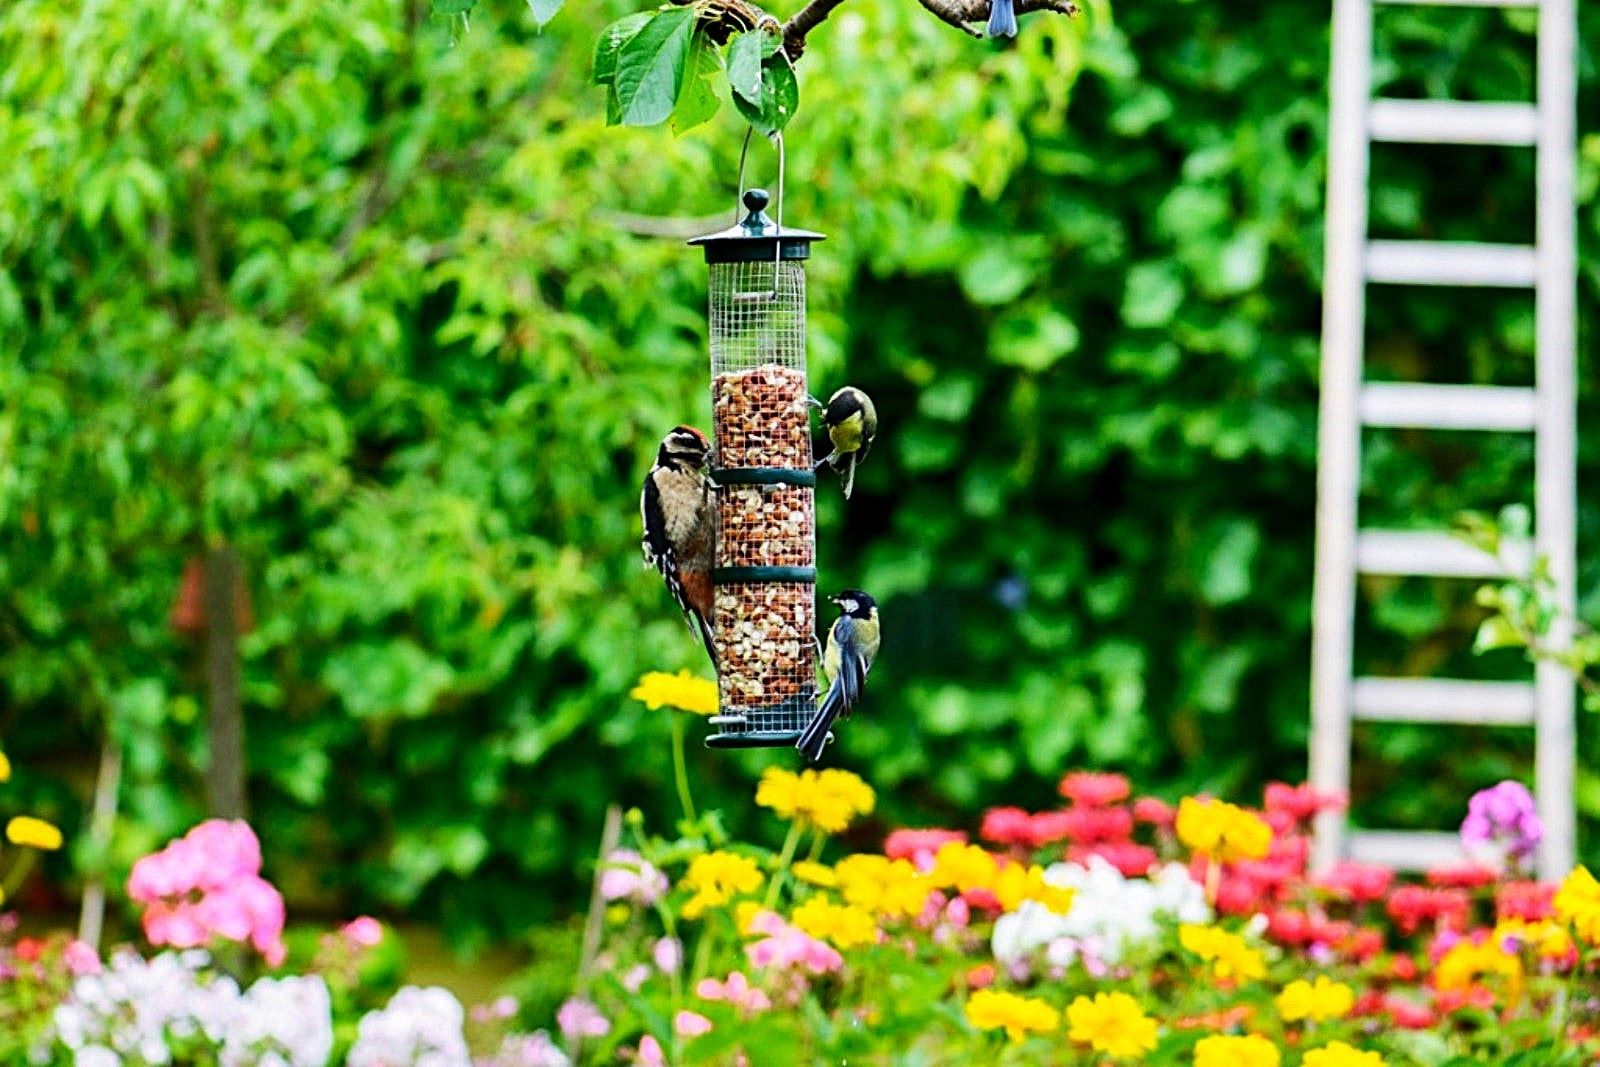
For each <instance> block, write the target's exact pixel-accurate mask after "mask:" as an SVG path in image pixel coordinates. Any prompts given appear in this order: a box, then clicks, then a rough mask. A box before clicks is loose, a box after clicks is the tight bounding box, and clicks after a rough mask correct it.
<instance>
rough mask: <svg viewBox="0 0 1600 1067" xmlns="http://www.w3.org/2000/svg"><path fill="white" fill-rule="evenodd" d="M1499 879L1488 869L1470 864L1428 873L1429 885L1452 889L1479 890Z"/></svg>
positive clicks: (1438, 868) (1440, 868)
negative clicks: (1480, 887)
mask: <svg viewBox="0 0 1600 1067" xmlns="http://www.w3.org/2000/svg"><path fill="white" fill-rule="evenodd" d="M1498 877H1499V875H1497V874H1496V873H1495V872H1494V871H1493V870H1492V869H1490V868H1488V867H1483V866H1479V865H1478V864H1475V863H1468V864H1463V865H1462V866H1460V867H1436V868H1434V869H1433V870H1431V871H1429V872H1428V884H1429V885H1435V886H1441V887H1445V888H1452V889H1477V888H1478V887H1479V886H1485V885H1489V884H1491V883H1492V882H1494V881H1495V879H1497V878H1498Z"/></svg>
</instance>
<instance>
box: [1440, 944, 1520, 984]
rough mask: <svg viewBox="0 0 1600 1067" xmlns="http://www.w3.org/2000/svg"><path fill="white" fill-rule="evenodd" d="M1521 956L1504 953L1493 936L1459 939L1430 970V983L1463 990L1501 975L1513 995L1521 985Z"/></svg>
mask: <svg viewBox="0 0 1600 1067" xmlns="http://www.w3.org/2000/svg"><path fill="white" fill-rule="evenodd" d="M1522 974H1523V971H1522V957H1521V956H1519V955H1516V954H1514V953H1507V952H1505V951H1504V950H1503V949H1502V947H1501V943H1500V939H1499V938H1496V937H1492V936H1491V937H1487V938H1484V939H1483V940H1482V941H1481V942H1475V941H1469V940H1465V939H1463V940H1461V941H1457V942H1456V943H1455V944H1454V945H1452V946H1451V947H1450V951H1449V952H1446V953H1445V954H1444V956H1443V957H1442V958H1441V959H1440V960H1439V962H1438V964H1437V965H1436V966H1435V967H1434V969H1433V982H1434V985H1435V986H1437V987H1438V988H1439V989H1441V990H1445V991H1450V990H1456V989H1465V988H1467V987H1468V986H1470V985H1472V984H1473V983H1474V982H1476V981H1478V980H1479V979H1481V978H1489V977H1499V978H1504V979H1505V980H1506V981H1507V982H1508V983H1509V984H1510V987H1511V990H1510V991H1511V993H1512V994H1513V996H1514V995H1515V994H1516V993H1517V992H1518V991H1519V990H1520V989H1521V987H1522Z"/></svg>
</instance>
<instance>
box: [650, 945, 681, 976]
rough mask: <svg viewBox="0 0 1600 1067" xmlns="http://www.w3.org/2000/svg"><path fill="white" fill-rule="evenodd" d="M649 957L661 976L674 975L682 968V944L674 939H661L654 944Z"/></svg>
mask: <svg viewBox="0 0 1600 1067" xmlns="http://www.w3.org/2000/svg"><path fill="white" fill-rule="evenodd" d="M651 955H652V956H654V957H655V961H656V966H657V967H659V968H661V973H662V974H674V973H676V972H677V970H678V968H679V967H682V966H683V942H681V941H679V940H678V939H677V938H675V937H663V938H661V939H660V940H659V941H657V942H656V944H655V948H654V949H652V950H651Z"/></svg>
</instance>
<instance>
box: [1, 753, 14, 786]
mask: <svg viewBox="0 0 1600 1067" xmlns="http://www.w3.org/2000/svg"><path fill="white" fill-rule="evenodd" d="M9 781H11V761H10V760H8V759H6V754H5V753H4V752H0V782H9Z"/></svg>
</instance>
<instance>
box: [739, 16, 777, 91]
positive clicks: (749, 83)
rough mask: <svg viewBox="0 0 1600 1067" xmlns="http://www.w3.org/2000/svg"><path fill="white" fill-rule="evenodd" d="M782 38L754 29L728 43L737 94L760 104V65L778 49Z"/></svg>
mask: <svg viewBox="0 0 1600 1067" xmlns="http://www.w3.org/2000/svg"><path fill="white" fill-rule="evenodd" d="M780 43H781V41H780V40H779V38H778V35H777V34H775V33H767V32H765V31H764V30H751V31H750V32H749V33H741V34H739V35H738V36H736V37H734V39H733V41H732V42H731V43H729V45H728V84H730V85H732V86H733V92H734V95H736V96H740V97H743V98H744V99H745V100H746V101H747V102H748V103H751V104H755V105H757V106H759V105H760V103H761V65H762V63H764V62H765V61H766V60H767V58H768V57H769V56H771V55H772V54H773V53H774V52H776V51H777V50H778V45H779V44H780Z"/></svg>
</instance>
